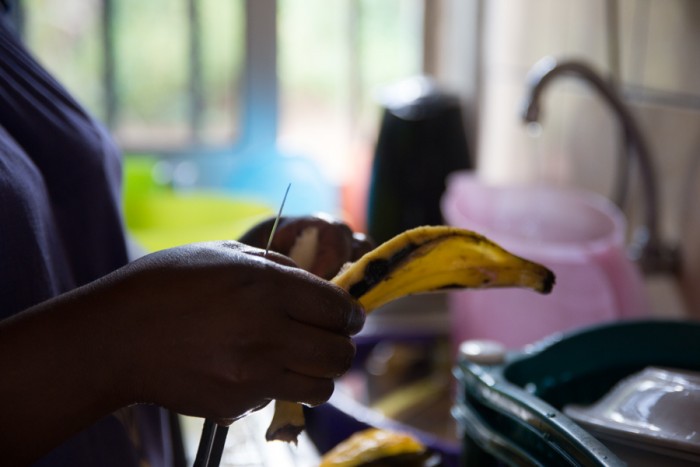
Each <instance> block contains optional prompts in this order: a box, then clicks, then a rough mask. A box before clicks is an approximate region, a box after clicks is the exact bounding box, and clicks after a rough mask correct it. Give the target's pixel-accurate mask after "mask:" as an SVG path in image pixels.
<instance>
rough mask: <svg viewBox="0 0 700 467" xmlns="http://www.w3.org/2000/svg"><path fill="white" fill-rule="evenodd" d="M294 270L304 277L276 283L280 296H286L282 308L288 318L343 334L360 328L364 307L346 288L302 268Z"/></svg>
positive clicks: (362, 323)
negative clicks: (283, 307)
mask: <svg viewBox="0 0 700 467" xmlns="http://www.w3.org/2000/svg"><path fill="white" fill-rule="evenodd" d="M294 273H295V274H296V275H298V276H301V277H300V278H301V279H306V280H298V281H297V280H287V281H284V282H281V283H279V284H278V285H279V293H280V294H281V296H282V297H288V299H287V301H286V304H285V310H286V312H287V314H288V316H289V317H290V318H292V319H294V320H296V321H299V322H301V323H305V324H309V325H312V326H317V327H320V328H323V329H326V330H329V331H332V332H335V333H338V334H342V335H345V336H350V335H354V334H357V333H358V332H359V331H360V330H361V329H362V326H363V325H364V323H365V312H364V309H363V308H362V306H361V305H360V304H359V303H358V302H357V301H356V300H354V299H353V298H352V297H351V296H350V295H349V294H348V293H347V292H346V291H344V290H343V289H341V288H340V287H338V286H336V285H334V284H332V283H330V282H328V281H324V280H322V279H319V278H317V277H315V276H313V275H311V274H309V273H305V271H301V270H295V271H294Z"/></svg>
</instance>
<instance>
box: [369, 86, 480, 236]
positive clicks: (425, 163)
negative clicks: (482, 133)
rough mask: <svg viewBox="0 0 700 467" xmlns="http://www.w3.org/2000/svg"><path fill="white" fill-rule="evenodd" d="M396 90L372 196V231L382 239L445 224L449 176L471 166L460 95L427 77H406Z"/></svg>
mask: <svg viewBox="0 0 700 467" xmlns="http://www.w3.org/2000/svg"><path fill="white" fill-rule="evenodd" d="M392 95H393V96H394V97H393V98H391V99H387V102H385V105H384V112H383V118H382V122H381V127H380V131H379V136H378V140H377V145H376V148H375V153H374V159H373V165H372V175H371V181H370V192H369V198H368V208H367V227H368V232H369V234H370V235H371V236H372V238H374V240H375V241H377V242H383V241H385V240H388V239H389V238H391V237H393V236H394V235H397V234H399V233H401V232H403V231H404V230H407V229H409V228H412V227H418V226H420V225H438V224H442V223H443V219H442V215H441V213H440V198H441V196H442V194H443V192H444V191H445V178H446V177H447V175H448V174H449V173H451V172H453V171H456V170H460V169H470V168H472V160H471V157H470V154H469V149H468V145H467V138H466V132H465V125H464V120H463V118H462V109H461V105H460V101H459V99H458V98H457V97H455V96H452V95H449V94H447V93H444V92H442V91H440V90H439V89H438V88H437V87H436V86H435V84H434V83H433V82H432V81H430V80H429V79H426V78H415V79H411V80H408V81H406V82H402V83H400V84H399V85H397V86H396V90H394V92H392Z"/></svg>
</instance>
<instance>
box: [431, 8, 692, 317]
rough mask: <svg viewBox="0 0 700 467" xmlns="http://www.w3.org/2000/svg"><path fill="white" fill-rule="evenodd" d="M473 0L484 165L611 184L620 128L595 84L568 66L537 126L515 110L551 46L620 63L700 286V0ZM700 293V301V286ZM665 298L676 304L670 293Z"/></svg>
mask: <svg viewBox="0 0 700 467" xmlns="http://www.w3.org/2000/svg"><path fill="white" fill-rule="evenodd" d="M456 1H458V0H456ZM443 3H446V4H450V3H454V2H450V1H449V0H443ZM468 3H472V4H476V5H478V6H479V11H480V23H479V28H480V30H481V34H480V36H479V37H480V44H479V53H480V58H479V67H478V68H477V69H476V70H475V71H476V74H477V76H478V78H477V82H478V83H479V88H478V92H477V97H478V119H477V122H476V127H477V130H476V134H477V146H478V149H477V155H478V167H479V171H480V172H481V173H482V174H483V175H484V176H485V177H486V178H489V179H491V180H495V181H499V182H522V181H533V180H548V181H552V182H555V183H561V184H568V185H574V186H578V187H583V188H587V189H591V190H594V191H598V192H601V193H603V194H605V195H611V194H612V192H613V185H614V179H615V173H616V172H615V164H616V157H617V154H618V151H619V140H620V132H619V130H618V126H617V122H616V120H615V119H614V117H613V116H612V114H611V112H610V111H609V110H608V108H607V107H606V106H605V105H604V104H603V103H602V101H601V100H600V99H599V98H597V97H596V96H595V95H594V94H593V93H592V92H591V90H590V88H589V87H587V86H586V85H584V84H582V83H581V82H579V81H577V80H575V79H570V78H560V79H559V80H558V81H557V82H556V83H554V84H553V85H551V86H550V87H549V88H548V91H547V93H546V96H545V98H544V100H543V109H542V111H543V115H542V119H541V122H542V131H541V135H540V136H539V137H532V136H531V135H529V134H528V131H527V129H526V127H525V125H523V123H522V122H521V120H520V117H519V113H518V112H519V106H520V105H521V102H522V100H523V98H524V95H525V83H526V76H527V73H528V70H529V69H530V67H531V66H532V65H533V64H534V63H536V62H537V61H538V60H539V59H540V58H542V57H544V56H547V55H552V56H554V57H556V58H576V59H581V60H585V61H586V62H588V63H589V64H591V65H592V66H594V67H595V68H596V69H597V70H598V71H600V72H601V73H602V74H604V75H605V76H609V75H610V74H611V73H612V74H613V75H614V76H617V78H618V80H619V82H620V83H621V85H622V90H623V93H624V96H625V98H626V100H627V102H629V103H630V106H631V110H632V111H633V113H634V115H635V117H636V118H637V120H638V123H639V125H640V126H641V128H642V130H643V132H644V134H645V136H646V138H647V141H648V143H649V146H650V148H651V152H652V155H653V163H654V165H655V168H656V170H655V175H656V180H657V183H658V185H659V200H658V205H659V208H660V224H661V233H662V236H663V238H664V239H665V240H666V241H667V242H669V243H672V244H674V245H676V244H679V245H681V246H682V247H683V251H684V258H686V262H685V263H684V264H685V265H684V268H685V271H686V278H687V280H686V282H688V283H690V284H691V286H690V287H688V288H686V289H684V290H691V291H692V290H694V289H700V287H697V286H696V287H694V288H693V287H692V286H693V285H700V246H699V245H698V244H700V206H698V204H697V203H695V202H694V200H696V199H697V198H698V196H700V191H699V190H694V188H695V187H696V186H697V185H699V184H700V183H699V182H700V170H697V169H698V167H697V166H699V165H700V163H698V162H697V160H698V159H700V52H698V48H697V47H698V44H700V1H697V0H619V1H607V0H487V1H484V0H481V1H476V0H473V1H470V2H468ZM611 7H612V8H611ZM614 13H616V16H617V19H616V20H615V15H614ZM611 14H612V16H611ZM610 20H612V21H610ZM465 21H467V23H466V24H471V22H472V21H473V18H470V19H469V20H465ZM462 47H463V46H462V45H460V44H456V43H452V48H451V49H450V50H451V53H453V54H455V56H456V57H459V56H461V55H462V54H463V52H460V48H462ZM449 81H450V82H454V77H453V76H449ZM473 81H474V79H473V77H470V78H468V79H467V78H465V83H472V82H473ZM633 188H634V190H633V192H632V200H633V201H632V203H630V205H628V206H626V211H627V214H628V215H629V216H630V219H631V221H632V222H637V221H638V220H639V218H640V216H639V214H638V205H639V202H640V193H641V192H640V190H639V186H638V183H635V186H634V187H633ZM693 300H694V301H693V304H692V307H693V308H694V309H695V308H697V309H698V310H700V292H698V293H697V297H694V298H693ZM657 306H660V307H664V306H670V305H668V303H667V302H666V301H665V300H661V301H660V302H659V303H658V305H657ZM699 316H700V314H699Z"/></svg>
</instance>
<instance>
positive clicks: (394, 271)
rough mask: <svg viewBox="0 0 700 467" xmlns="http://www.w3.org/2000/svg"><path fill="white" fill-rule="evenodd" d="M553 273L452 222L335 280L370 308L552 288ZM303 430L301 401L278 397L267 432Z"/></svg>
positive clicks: (283, 435)
mask: <svg viewBox="0 0 700 467" xmlns="http://www.w3.org/2000/svg"><path fill="white" fill-rule="evenodd" d="M554 280H555V278H554V273H552V271H550V270H549V269H547V268H546V267H545V266H542V265H541V264H538V263H535V262H532V261H528V260H527V259H524V258H521V257H519V256H516V255H513V254H511V253H509V252H508V251H506V250H505V249H503V248H501V247H500V246H499V245H497V244H496V243H494V242H492V241H490V240H489V239H487V238H486V237H484V236H482V235H479V234H477V233H475V232H472V231H469V230H465V229H460V228H456V227H448V226H424V227H417V228H415V229H411V230H407V231H405V232H403V233H401V234H399V235H397V236H396V237H394V238H392V239H390V240H388V241H387V242H385V243H383V244H382V245H380V246H378V247H377V248H375V249H374V250H372V251H370V252H369V253H367V254H365V255H364V256H362V257H361V258H360V259H359V260H357V261H356V262H354V263H350V264H348V265H346V266H345V267H344V268H343V269H342V270H341V271H340V273H338V275H337V276H336V277H335V278H334V279H333V280H332V282H333V283H334V284H336V285H338V286H340V287H342V288H343V289H345V290H347V291H348V292H349V293H350V295H352V296H353V297H354V298H355V299H357V300H358V301H359V302H360V303H361V304H362V306H363V307H364V308H365V311H366V312H367V313H370V312H372V310H374V309H376V308H379V307H380V306H382V305H384V304H386V303H389V302H391V301H392V300H396V299H398V298H401V297H405V296H407V295H412V294H417V293H424V292H437V291H446V290H454V289H488V288H495V287H518V288H527V289H531V290H534V291H536V292H539V293H544V294H546V293H549V292H550V291H551V290H552V287H553V286H554ZM303 429H304V413H303V409H302V406H301V405H300V404H297V403H292V402H283V401H277V402H276V404H275V413H274V416H273V419H272V422H271V423H270V427H269V428H268V430H267V433H266V435H265V437H266V439H267V440H268V441H272V440H281V441H287V442H296V440H297V436H298V435H299V433H301V431H302V430H303Z"/></svg>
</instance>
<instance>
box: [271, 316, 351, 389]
mask: <svg viewBox="0 0 700 467" xmlns="http://www.w3.org/2000/svg"><path fill="white" fill-rule="evenodd" d="M287 331H288V336H289V337H288V339H287V345H286V346H285V349H284V355H283V357H282V358H283V359H284V366H285V368H286V369H288V370H290V371H293V372H294V373H299V374H302V375H306V376H310V377H314V378H337V377H339V376H341V375H342V374H344V373H345V372H346V371H348V370H349V369H350V367H351V365H352V361H353V358H354V357H355V344H354V342H353V341H352V339H350V338H349V337H345V336H341V335H338V334H335V333H332V332H328V331H324V330H322V329H318V328H314V327H311V326H307V325H305V324H301V323H297V322H295V321H291V322H290V323H289V326H288V327H287Z"/></svg>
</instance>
